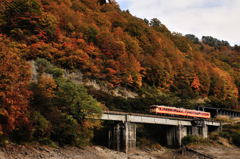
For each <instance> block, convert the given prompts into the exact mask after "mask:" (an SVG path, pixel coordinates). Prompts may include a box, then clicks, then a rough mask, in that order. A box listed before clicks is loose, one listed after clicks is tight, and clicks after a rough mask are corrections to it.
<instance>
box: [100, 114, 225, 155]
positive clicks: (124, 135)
mask: <svg viewBox="0 0 240 159" xmlns="http://www.w3.org/2000/svg"><path fill="white" fill-rule="evenodd" d="M101 120H106V121H115V125H114V126H113V127H112V128H111V129H110V130H109V131H108V146H109V147H110V148H112V149H115V150H118V151H124V152H126V153H127V152H130V151H132V150H133V149H135V148H136V140H137V139H136V132H137V125H136V124H154V125H161V126H163V127H164V128H163V132H159V133H164V134H165V136H166V141H167V145H168V146H173V145H175V146H176V145H177V146H181V145H182V143H181V140H182V138H183V137H185V136H187V135H199V136H202V137H204V138H207V137H208V133H209V132H211V131H214V130H217V129H218V128H220V127H221V123H220V122H216V121H213V120H196V119H187V118H177V117H169V116H158V115H149V114H137V113H124V112H114V111H105V112H104V113H103V114H102V116H101Z"/></svg>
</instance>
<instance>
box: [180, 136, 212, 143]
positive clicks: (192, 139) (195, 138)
mask: <svg viewBox="0 0 240 159" xmlns="http://www.w3.org/2000/svg"><path fill="white" fill-rule="evenodd" d="M182 143H183V145H189V144H208V143H209V140H208V139H204V138H203V137H200V136H196V135H189V136H185V137H184V138H183V139H182Z"/></svg>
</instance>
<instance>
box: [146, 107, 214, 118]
mask: <svg viewBox="0 0 240 159" xmlns="http://www.w3.org/2000/svg"><path fill="white" fill-rule="evenodd" d="M150 112H151V113H154V114H160V115H171V116H181V117H191V118H202V119H210V118H211V115H210V113H209V112H203V111H197V110H191V109H184V108H176V107H169V106H163V105H153V106H151V107H150Z"/></svg>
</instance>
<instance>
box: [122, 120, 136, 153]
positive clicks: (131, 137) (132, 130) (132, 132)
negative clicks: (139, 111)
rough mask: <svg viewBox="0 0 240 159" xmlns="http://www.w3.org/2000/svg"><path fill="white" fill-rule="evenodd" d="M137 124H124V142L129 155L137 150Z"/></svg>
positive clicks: (125, 150)
mask: <svg viewBox="0 0 240 159" xmlns="http://www.w3.org/2000/svg"><path fill="white" fill-rule="evenodd" d="M136 130H137V129H136V124H133V123H127V122H125V123H124V130H123V132H124V133H123V142H124V147H123V148H124V150H123V151H124V152H126V153H128V152H131V151H134V150H135V149H136V136H137V135H136V134H137V133H136Z"/></svg>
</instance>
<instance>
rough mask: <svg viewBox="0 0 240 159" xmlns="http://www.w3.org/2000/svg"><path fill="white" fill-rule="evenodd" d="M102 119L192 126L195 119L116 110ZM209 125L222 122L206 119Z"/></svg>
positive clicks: (103, 115) (107, 113) (218, 124)
mask: <svg viewBox="0 0 240 159" xmlns="http://www.w3.org/2000/svg"><path fill="white" fill-rule="evenodd" d="M101 119H102V120H112V121H122V122H132V123H145V124H161V125H185V126H191V125H192V124H191V121H192V120H193V119H188V118H177V117H169V116H158V115H150V114H137V113H125V112H116V111H105V112H104V113H103V114H102V117H101ZM205 123H206V124H207V125H209V126H220V122H216V121H212V120H205Z"/></svg>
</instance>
